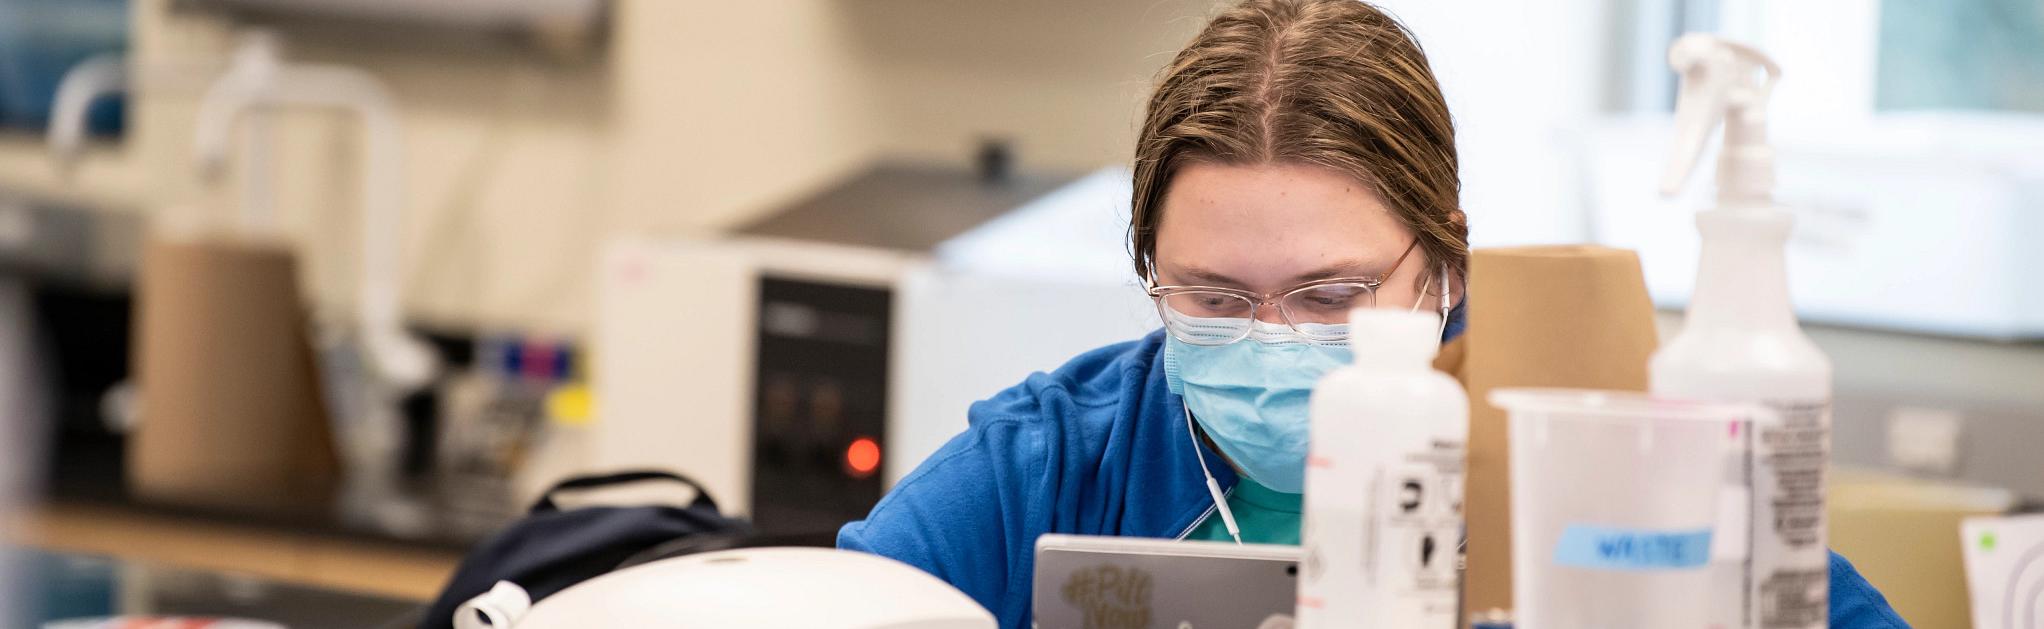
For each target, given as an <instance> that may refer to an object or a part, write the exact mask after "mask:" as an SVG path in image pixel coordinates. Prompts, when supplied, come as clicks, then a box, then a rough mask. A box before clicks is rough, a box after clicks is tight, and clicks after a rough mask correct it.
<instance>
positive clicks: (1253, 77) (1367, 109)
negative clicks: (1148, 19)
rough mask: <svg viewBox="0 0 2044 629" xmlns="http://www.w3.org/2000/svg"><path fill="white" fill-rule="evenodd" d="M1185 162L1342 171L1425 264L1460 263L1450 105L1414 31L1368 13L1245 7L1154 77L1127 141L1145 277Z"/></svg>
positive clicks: (1461, 231) (1460, 267)
mask: <svg viewBox="0 0 2044 629" xmlns="http://www.w3.org/2000/svg"><path fill="white" fill-rule="evenodd" d="M1193 160H1205V161H1212V162H1218V163H1223V164H1250V165H1254V164H1268V163H1279V162H1293V163H1305V164H1313V165H1318V166H1323V167H1326V168H1331V169H1333V170H1336V171H1339V172H1343V173H1347V174H1349V175H1352V176H1354V177H1355V178H1356V179H1358V180H1359V181H1362V182H1363V183H1365V184H1368V185H1369V186H1370V187H1371V188H1372V189H1373V190H1374V191H1375V192H1376V193H1377V194H1378V195H1379V196H1380V198H1382V200H1383V201H1384V203H1385V204H1386V205H1388V206H1389V207H1390V208H1391V211H1392V213H1393V214H1395V215H1396V216H1397V218H1398V219H1399V221H1400V222H1402V223H1404V224H1405V226H1406V227H1407V228H1409V229H1411V230H1412V233H1413V234H1415V235H1417V237H1418V240H1419V247H1420V250H1421V251H1423V252H1425V253H1426V255H1427V258H1428V259H1429V260H1431V261H1433V262H1434V263H1436V264H1441V263H1446V264H1447V265H1448V268H1449V269H1451V270H1452V272H1453V273H1454V274H1456V275H1457V276H1460V275H1462V274H1463V272H1464V270H1465V269H1466V265H1467V264H1468V259H1469V229H1468V226H1467V224H1466V222H1465V221H1464V220H1463V214H1462V211H1461V202H1460V196H1461V179H1460V177H1459V175H1458V174H1457V172H1456V159H1455V128H1454V123H1453V122H1452V121H1450V119H1449V116H1448V105H1447V103H1446V102H1445V101H1444V100H1443V99H1442V98H1441V89H1440V86H1439V85H1438V84H1437V83H1436V82H1435V80H1434V73H1433V70H1432V69H1430V68H1429V67H1428V66H1427V60H1426V55H1425V54H1424V53H1423V52H1421V50H1420V47H1419V44H1418V42H1417V41H1415V40H1414V39H1413V36H1412V33H1411V32H1410V31H1407V30H1406V29H1405V27H1404V26H1403V25H1401V24H1399V23H1398V21H1397V20H1395V19H1393V18H1392V17H1391V16H1389V15H1386V14H1385V13H1384V12H1383V11H1382V10H1380V9H1378V8H1377V7H1374V6H1371V5H1369V4H1365V3H1363V2H1360V1H1358V0H1247V1H1245V2H1243V3H1242V4H1240V5H1237V6H1236V7H1234V8H1232V9H1229V10H1228V11H1226V12H1224V13H1222V14H1220V15H1219V16H1217V17H1215V18H1214V19H1213V21H1212V22H1209V23H1208V24H1207V26H1206V29H1205V30H1203V31H1201V32H1200V34H1199V36H1198V37H1197V38H1194V39H1193V40H1192V43H1191V44H1190V45H1187V46H1186V47H1185V50H1183V51H1180V52H1179V53H1178V56H1177V58H1175V59H1173V60H1172V61H1171V65H1169V66H1167V67H1166V68H1165V69H1164V73H1163V80H1162V81H1160V82H1159V84H1158V86H1157V92H1156V94H1154V95H1152V96H1151V97H1150V104H1149V112H1148V114H1147V115H1146V117H1145V120H1144V122H1143V129H1142V135H1141V136H1140V137H1138V138H1137V141H1136V156H1135V199H1134V210H1133V213H1132V214H1131V215H1130V217H1129V218H1130V220H1129V239H1130V244H1131V246H1132V247H1133V249H1134V251H1133V253H1134V254H1135V266H1136V273H1138V274H1140V275H1142V276H1144V277H1148V276H1149V275H1150V273H1151V272H1152V271H1153V270H1154V265H1155V261H1156V260H1155V258H1156V254H1157V223H1158V221H1159V219H1160V218H1161V216H1160V214H1161V213H1162V209H1163V201H1164V193H1165V189H1166V188H1167V187H1169V184H1170V182H1171V177H1172V175H1173V173H1174V172H1175V171H1176V170H1177V168H1178V167H1179V166H1180V165H1183V164H1184V163H1186V162H1188V161H1193ZM1457 284H1458V285H1459V284H1460V282H1457ZM1435 289H1436V290H1438V289H1439V287H1435Z"/></svg>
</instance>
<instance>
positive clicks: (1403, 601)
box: [1296, 309, 1469, 629]
mask: <svg viewBox="0 0 2044 629" xmlns="http://www.w3.org/2000/svg"><path fill="white" fill-rule="evenodd" d="M1439 324H1440V320H1439V319H1438V318H1436V317H1435V315H1432V314H1421V313H1411V312H1403V311H1395V310H1372V309H1359V310H1356V311H1355V312H1354V313H1352V314H1351V315H1350V321H1349V327H1350V333H1351V336H1350V338H1351V339H1352V340H1351V343H1352V346H1353V347H1354V348H1355V356H1356V363H1355V364H1354V365H1350V366H1347V367H1343V368H1340V369H1336V370H1334V371H1333V372H1331V373H1329V374H1327V375H1326V376H1324V377H1322V378H1321V379H1320V382H1319V383H1318V384H1317V385H1315V386H1314V387H1313V400H1312V403H1311V412H1312V420H1313V429H1312V437H1311V439H1312V441H1311V444H1312V445H1311V447H1310V449H1309V452H1308V455H1307V457H1306V497H1305V505H1304V506H1305V514H1304V518H1303V522H1302V524H1301V530H1300V535H1299V536H1300V546H1301V551H1302V553H1303V559H1302V560H1301V562H1300V569H1299V602H1298V610H1297V612H1298V615H1297V619H1296V620H1297V626H1298V627H1301V628H1302V629H1327V628H1334V627H1398V628H1400V629H1449V628H1451V627H1454V626H1455V618H1456V613H1457V611H1458V610H1459V607H1460V605H1461V603H1460V601H1459V600H1458V597H1459V588H1458V587H1457V586H1458V584H1459V578H1460V577H1459V575H1458V574H1457V573H1456V564H1457V561H1458V557H1459V555H1460V548H1461V541H1462V478H1463V466H1464V457H1465V444H1466V443H1467V442H1468V440H1469V398H1468V396H1467V394H1465V393H1464V392H1463V391H1462V385H1461V384H1459V383H1457V382H1456V381H1455V380H1454V379H1453V378H1450V377H1448V375H1447V374H1443V373H1441V372H1438V371H1434V369H1433V359H1434V354H1435V353H1436V352H1437V351H1438V350H1439V344H1440V341H1439V338H1440V337H1439V335H1440V327H1439Z"/></svg>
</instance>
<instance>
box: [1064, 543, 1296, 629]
mask: <svg viewBox="0 0 2044 629" xmlns="http://www.w3.org/2000/svg"><path fill="white" fill-rule="evenodd" d="M1298 566H1299V548H1298V547H1296V546H1277V545H1270V544H1236V543H1234V542H1193V541H1178V540H1168V539H1149V538H1136V537H1100V536H1092V535H1045V536H1043V537H1039V538H1037V540H1036V578H1035V600H1034V601H1033V602H1032V606H1033V608H1034V609H1035V612H1036V626H1037V627H1040V628H1042V629H1063V628H1065V627H1074V628H1078V627H1161V628H1165V629H1188V628H1191V629H1197V628H1201V627H1228V628H1231V629H1255V628H1257V627H1259V626H1264V623H1265V621H1269V620H1273V617H1277V618H1280V619H1282V621H1283V622H1282V623H1273V624H1272V625H1271V626H1284V627H1290V626H1291V622H1290V620H1291V616H1292V607H1293V605H1294V601H1295V600H1296V599H1297V595H1298V573H1299V569H1298Z"/></svg>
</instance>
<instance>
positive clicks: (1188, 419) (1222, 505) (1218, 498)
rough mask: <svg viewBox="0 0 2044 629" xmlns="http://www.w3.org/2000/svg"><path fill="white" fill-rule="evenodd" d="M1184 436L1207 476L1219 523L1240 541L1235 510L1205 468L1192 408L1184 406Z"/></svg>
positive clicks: (1239, 530) (1204, 457)
mask: <svg viewBox="0 0 2044 629" xmlns="http://www.w3.org/2000/svg"><path fill="white" fill-rule="evenodd" d="M1179 408H1181V409H1183V410H1184V411H1185V438H1186V439H1188V440H1191V441H1192V458H1193V459H1195V460H1198V461H1199V473H1200V474H1203V475H1205V476H1206V477H1207V495H1209V496H1213V498H1214V509H1215V510H1216V511H1219V512H1221V525H1222V526H1225V527H1227V528H1228V537H1232V538H1235V543H1237V544H1240V543H1242V529H1241V528H1238V527H1236V526H1235V512H1233V511H1230V510H1228V498H1227V497H1226V496H1223V495H1222V494H1221V484H1220V483H1216V482H1214V473H1213V472H1211V471H1208V470H1207V457H1206V455H1205V454H1201V453H1200V451H1199V450H1200V448H1199V437H1198V436H1195V434H1194V433H1193V430H1192V409H1191V408H1188V407H1184V406H1180V407H1179Z"/></svg>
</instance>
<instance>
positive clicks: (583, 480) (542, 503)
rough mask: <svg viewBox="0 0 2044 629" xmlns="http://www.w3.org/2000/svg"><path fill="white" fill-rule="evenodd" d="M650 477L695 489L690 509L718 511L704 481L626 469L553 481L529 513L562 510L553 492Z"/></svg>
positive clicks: (650, 478)
mask: <svg viewBox="0 0 2044 629" xmlns="http://www.w3.org/2000/svg"><path fill="white" fill-rule="evenodd" d="M651 480H659V481H669V482H675V483H681V484H683V485H687V486H688V487H689V488H690V489H694V490H696V499H695V501H694V502H691V503H689V507H691V508H693V507H709V508H710V509H711V510H713V511H720V510H719V509H717V501H716V500H715V499H712V498H710V491H709V490H707V489H703V484H702V483H698V482H696V481H695V479H692V478H689V477H687V476H682V475H681V474H677V473H674V472H669V471H665V470H631V471H625V472H614V473H610V474H591V475H587V476H577V477H574V478H570V479H567V480H564V481H561V482H559V483H556V484H554V486H553V488H551V489H548V490H546V493H543V494H540V496H539V501H538V502H536V503H533V505H532V512H533V513H546V512H552V511H560V510H561V507H560V505H559V504H557V503H555V502H554V495H555V494H559V493H561V492H570V491H581V490H587V489H599V488H604V487H616V486H619V485H630V484H632V483H640V482H645V481H651Z"/></svg>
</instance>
